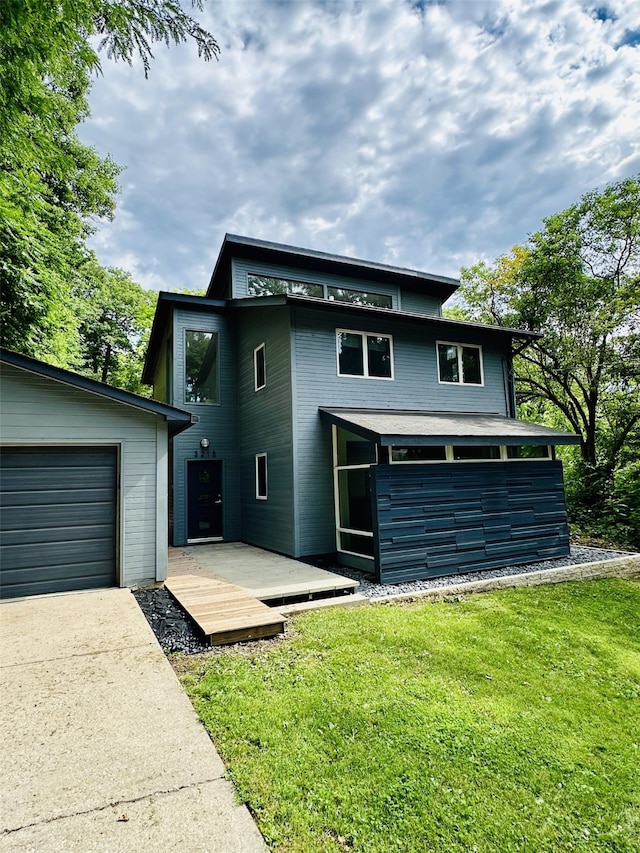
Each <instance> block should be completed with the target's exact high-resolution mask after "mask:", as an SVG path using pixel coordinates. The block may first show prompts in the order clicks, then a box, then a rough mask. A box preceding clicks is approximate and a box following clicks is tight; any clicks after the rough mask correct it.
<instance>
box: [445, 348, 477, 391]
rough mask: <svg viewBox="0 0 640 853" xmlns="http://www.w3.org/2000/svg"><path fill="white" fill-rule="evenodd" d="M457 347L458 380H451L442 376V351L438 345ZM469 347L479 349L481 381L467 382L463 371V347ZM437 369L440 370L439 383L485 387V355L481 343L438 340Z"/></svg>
mask: <svg viewBox="0 0 640 853" xmlns="http://www.w3.org/2000/svg"><path fill="white" fill-rule="evenodd" d="M440 346H443V347H455V348H456V350H457V354H458V377H459V379H458V381H457V382H451V381H449V380H448V379H443V378H442V377H441V376H440V352H439V349H438V347H440ZM463 347H467V349H477V350H478V353H479V354H480V382H465V381H464V374H463V372H462V348H463ZM436 370H437V371H438V384H439V385H464V386H467V387H471V388H483V387H484V355H483V353H482V347H481V346H480V344H463V343H460V342H459V341H436Z"/></svg>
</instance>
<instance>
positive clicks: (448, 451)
mask: <svg viewBox="0 0 640 853" xmlns="http://www.w3.org/2000/svg"><path fill="white" fill-rule="evenodd" d="M400 446H402V447H404V446H405V445H400ZM442 446H443V445H438V447H442ZM494 446H497V447H499V448H500V456H499V457H497V458H496V459H454V455H453V447H454V445H452V444H446V445H444V449H445V455H446V459H407V460H405V459H393V458H392V449H393V445H389V446H388V448H387V449H388V454H389V455H388V461H389V465H444V464H447V463H448V462H453V464H454V465H468V464H469V463H470V462H474V463H475V462H482V463H485V462H487V463H489V464H492V463H494V462H509V463H511V462H550V461H551V460H552V459H553V445H551V444H543V445H540V446H541V447H546V448H547V455H546V456H532V457H521V458H512V457H510V456H508V455H507V445H506V444H500V445H494ZM510 446H514V447H519V446H522V447H528V445H526V444H524V443H523V444H522V445H510Z"/></svg>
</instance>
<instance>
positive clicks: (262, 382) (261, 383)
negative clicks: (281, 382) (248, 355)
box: [253, 344, 267, 391]
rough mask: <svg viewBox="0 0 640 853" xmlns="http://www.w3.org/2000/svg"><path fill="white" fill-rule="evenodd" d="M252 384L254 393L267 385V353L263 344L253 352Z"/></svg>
mask: <svg viewBox="0 0 640 853" xmlns="http://www.w3.org/2000/svg"><path fill="white" fill-rule="evenodd" d="M253 383H254V388H255V390H256V391H260V389H261V388H265V387H266V385H267V352H266V347H265V345H264V344H260V346H257V347H256V348H255V349H254V351H253Z"/></svg>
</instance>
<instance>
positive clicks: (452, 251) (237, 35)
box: [80, 0, 640, 290]
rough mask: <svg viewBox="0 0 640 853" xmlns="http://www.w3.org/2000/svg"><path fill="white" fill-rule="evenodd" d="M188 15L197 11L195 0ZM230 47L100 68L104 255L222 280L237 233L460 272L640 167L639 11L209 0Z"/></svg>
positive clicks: (154, 280) (590, 5) (162, 283)
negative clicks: (108, 203) (145, 64)
mask: <svg viewBox="0 0 640 853" xmlns="http://www.w3.org/2000/svg"><path fill="white" fill-rule="evenodd" d="M183 5H184V6H185V8H186V7H187V6H188V5H189V4H188V1H187V0H183ZM197 17H198V20H199V21H200V22H201V23H202V24H203V25H204V26H205V27H206V28H207V29H208V30H210V32H212V33H213V34H214V36H215V37H216V39H217V41H218V43H219V45H220V58H219V61H217V62H216V61H211V62H204V61H203V60H201V59H199V58H198V56H197V51H196V50H195V48H194V47H193V46H192V45H181V46H171V47H170V48H166V47H164V45H157V46H156V47H155V48H154V49H153V51H154V56H155V59H154V61H153V62H152V65H151V71H150V74H149V79H147V80H145V77H144V73H143V71H142V68H141V66H140V64H139V63H134V65H133V67H129V66H128V65H127V64H125V63H114V62H112V61H110V60H109V59H107V58H106V57H103V58H102V67H103V75H102V76H100V77H98V78H97V79H96V81H95V83H94V85H93V88H92V91H91V94H90V107H91V112H92V115H91V118H90V119H88V120H87V121H86V122H85V123H84V124H83V125H82V126H81V128H80V137H81V139H82V140H83V142H85V143H87V144H90V145H92V146H93V147H94V148H96V149H97V150H98V152H99V153H100V155H101V156H105V155H107V154H110V155H111V156H112V157H113V159H114V160H115V161H116V162H117V163H118V164H119V165H121V166H122V167H124V168H123V171H122V173H121V175H120V192H119V195H118V197H117V211H116V217H115V219H114V221H113V222H110V223H102V224H98V230H97V233H96V234H95V236H94V237H93V238H92V242H91V245H92V247H93V248H94V249H95V251H96V253H97V255H98V257H99V259H100V261H101V262H102V263H103V264H105V265H108V266H117V267H121V268H123V269H125V270H128V271H129V272H130V273H131V275H132V276H133V278H134V279H135V280H136V281H138V282H139V283H140V284H142V285H143V286H145V287H147V288H153V289H160V290H177V289H182V288H204V287H206V286H207V284H208V281H209V278H210V275H211V272H212V270H213V266H214V264H215V260H216V257H217V255H218V251H219V249H220V245H221V243H222V240H223V238H224V235H225V233H227V232H229V233H232V234H240V235H243V236H247V237H253V238H259V239H263V240H270V241H273V242H278V243H287V244H289V245H293V246H300V247H304V248H309V249H314V250H318V251H324V252H331V253H334V254H340V255H349V256H351V257H355V258H360V259H363V260H369V261H376V262H379V263H387V264H391V265H394V266H399V267H406V268H410V269H418V270H423V271H427V272H430V273H435V274H439V275H445V276H452V277H458V276H459V274H460V269H461V267H465V266H470V265H472V264H475V263H477V262H478V261H480V260H486V261H489V262H491V261H492V260H494V259H495V258H497V257H498V256H499V255H501V254H503V253H506V252H509V250H510V249H511V247H512V246H513V245H514V244H517V243H523V242H525V241H526V240H527V237H528V235H529V234H531V233H533V232H535V231H537V230H539V229H540V228H541V226H542V220H543V218H544V217H546V216H550V215H552V214H553V213H556V212H558V211H560V210H563V209H565V208H566V207H568V206H570V205H571V204H573V203H575V202H577V201H578V200H579V199H580V197H581V196H582V195H583V194H584V193H585V192H588V191H590V190H593V189H597V188H602V187H604V186H605V185H606V184H607V183H610V182H612V181H616V180H620V179H622V178H624V177H628V176H630V175H635V174H638V173H640V3H638V2H630V0H593V2H591V0H550V2H539V0H450V1H449V0H435V2H428V0H420V2H409V0H323V2H320V0H317V1H316V2H313V0H309V1H308V2H307V0H205V8H204V10H203V12H202V13H197Z"/></svg>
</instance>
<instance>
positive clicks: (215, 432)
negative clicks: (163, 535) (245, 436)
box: [170, 310, 240, 546]
mask: <svg viewBox="0 0 640 853" xmlns="http://www.w3.org/2000/svg"><path fill="white" fill-rule="evenodd" d="M186 329H191V330H196V331H203V332H217V333H218V368H219V374H218V375H219V400H220V402H219V404H215V405H213V404H209V403H185V401H184V370H185V335H184V333H185V330H186ZM173 372H174V382H173V383H172V384H173V389H174V393H173V400H172V401H170V402H171V403H172V404H173V405H174V406H178V407H179V408H181V409H185V410H186V411H188V412H192V413H193V414H195V415H197V416H198V417H199V419H200V420H199V422H198V423H197V424H194V426H192V427H191V428H190V429H188V430H186V431H185V432H183V433H180V434H179V435H177V436H176V437H175V438H174V439H173V449H172V473H173V489H172V497H171V502H172V507H173V516H172V517H173V539H172V542H173V544H174V545H178V546H179V545H184V544H185V543H186V541H187V485H186V478H187V460H188V459H195V458H201V448H200V439H202V438H208V439H209V441H210V442H211V444H210V448H209V454H210V455H209V456H206V455H205V456H204V457H203V458H205V459H206V458H215V459H220V460H222V502H223V537H224V539H226V540H228V541H233V540H237V539H239V538H240V490H239V460H240V454H239V447H238V395H237V377H236V334H235V330H234V327H233V323H232V320H231V319H230V318H229V317H227V316H226V315H223V314H220V313H213V312H208V311H198V310H193V311H186V310H176V311H174V314H173ZM214 452H215V457H213V455H212V454H213V453H214Z"/></svg>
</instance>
